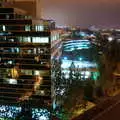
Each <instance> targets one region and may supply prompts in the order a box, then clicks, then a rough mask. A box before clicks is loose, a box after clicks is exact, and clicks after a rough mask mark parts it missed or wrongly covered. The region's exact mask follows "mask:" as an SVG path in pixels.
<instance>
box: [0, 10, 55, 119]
mask: <svg viewBox="0 0 120 120" xmlns="http://www.w3.org/2000/svg"><path fill="white" fill-rule="evenodd" d="M36 23H39V24H38V25H36ZM48 23H49V24H48ZM52 23H53V22H51V23H50V21H48V20H46V21H45V20H40V21H38V20H37V19H35V20H33V19H31V18H30V17H29V16H26V11H24V10H21V9H16V8H0V31H1V32H0V104H1V105H5V106H6V107H7V105H14V106H19V105H24V104H28V105H29V106H30V107H34V108H36V107H37V108H42V107H43V108H48V107H50V104H51V67H50V61H51V50H50V49H51V40H50V39H51V37H50V36H51V32H50V29H51V26H50V25H51V24H52ZM52 27H53V26H52ZM5 106H2V108H4V107H5ZM2 108H0V110H2ZM9 108H10V109H12V108H11V107H9ZM16 109H17V108H16ZM0 117H1V116H0Z"/></svg>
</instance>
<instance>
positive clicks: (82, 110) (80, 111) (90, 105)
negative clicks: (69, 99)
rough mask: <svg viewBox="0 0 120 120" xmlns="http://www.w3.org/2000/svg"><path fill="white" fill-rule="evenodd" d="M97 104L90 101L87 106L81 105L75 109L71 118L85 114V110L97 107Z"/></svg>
mask: <svg viewBox="0 0 120 120" xmlns="http://www.w3.org/2000/svg"><path fill="white" fill-rule="evenodd" d="M95 106H96V105H95V104H94V103H92V102H89V101H88V102H87V106H86V108H80V107H79V108H78V109H76V110H74V112H73V115H72V118H71V119H73V118H75V117H77V116H79V115H81V114H83V113H84V112H85V111H87V110H89V109H91V108H93V107H95Z"/></svg>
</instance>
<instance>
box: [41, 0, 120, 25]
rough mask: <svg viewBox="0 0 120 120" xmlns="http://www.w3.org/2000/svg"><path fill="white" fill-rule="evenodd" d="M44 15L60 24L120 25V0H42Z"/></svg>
mask: <svg viewBox="0 0 120 120" xmlns="http://www.w3.org/2000/svg"><path fill="white" fill-rule="evenodd" d="M41 1H42V6H43V7H42V11H43V17H44V18H49V19H54V20H56V23H57V24H58V25H80V26H81V27H88V26H90V25H97V26H118V25H120V0H41Z"/></svg>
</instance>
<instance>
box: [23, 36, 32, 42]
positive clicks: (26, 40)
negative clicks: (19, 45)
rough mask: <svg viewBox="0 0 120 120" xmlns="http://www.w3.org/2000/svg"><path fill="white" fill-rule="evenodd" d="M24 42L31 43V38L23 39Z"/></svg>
mask: <svg viewBox="0 0 120 120" xmlns="http://www.w3.org/2000/svg"><path fill="white" fill-rule="evenodd" d="M23 42H31V38H30V37H23Z"/></svg>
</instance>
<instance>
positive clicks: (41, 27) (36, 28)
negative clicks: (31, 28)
mask: <svg viewBox="0 0 120 120" xmlns="http://www.w3.org/2000/svg"><path fill="white" fill-rule="evenodd" d="M35 30H36V31H44V26H42V25H37V26H35Z"/></svg>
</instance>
